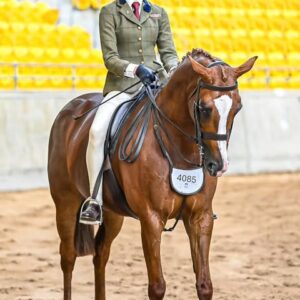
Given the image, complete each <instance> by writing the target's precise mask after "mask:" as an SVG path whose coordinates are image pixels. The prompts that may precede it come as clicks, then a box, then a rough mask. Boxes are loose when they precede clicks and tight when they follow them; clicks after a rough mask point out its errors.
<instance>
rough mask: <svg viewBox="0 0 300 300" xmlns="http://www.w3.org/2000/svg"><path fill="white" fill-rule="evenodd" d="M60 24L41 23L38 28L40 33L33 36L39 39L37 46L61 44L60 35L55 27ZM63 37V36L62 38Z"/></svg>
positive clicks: (57, 45)
mask: <svg viewBox="0 0 300 300" xmlns="http://www.w3.org/2000/svg"><path fill="white" fill-rule="evenodd" d="M61 27H62V26H57V27H54V26H52V25H49V24H43V25H42V26H41V28H40V33H39V34H38V35H37V36H35V37H34V38H35V39H36V40H37V41H40V46H39V47H59V46H61V44H60V43H61V36H60V33H58V32H57V28H59V29H60V28H61ZM62 39H63V38H62Z"/></svg>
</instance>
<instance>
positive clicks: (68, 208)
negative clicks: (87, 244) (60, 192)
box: [52, 193, 80, 300]
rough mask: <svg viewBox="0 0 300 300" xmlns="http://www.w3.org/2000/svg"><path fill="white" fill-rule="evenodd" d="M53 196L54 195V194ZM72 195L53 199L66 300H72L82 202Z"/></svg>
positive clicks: (66, 194) (67, 194) (65, 194)
mask: <svg viewBox="0 0 300 300" xmlns="http://www.w3.org/2000/svg"><path fill="white" fill-rule="evenodd" d="M52 194H53V193H52ZM76 196H77V195H73V194H72V193H64V197H55V198H54V197H53V199H54V200H55V204H56V222H57V230H58V234H59V236H60V240H61V242H60V256H61V269H62V271H63V277H64V300H71V281H72V272H73V269H74V264H75V260H76V256H77V253H76V249H75V231H76V222H77V212H78V209H79V207H80V202H78V203H76V202H75V201H74V200H75V199H76V198H78V196H77V197H76Z"/></svg>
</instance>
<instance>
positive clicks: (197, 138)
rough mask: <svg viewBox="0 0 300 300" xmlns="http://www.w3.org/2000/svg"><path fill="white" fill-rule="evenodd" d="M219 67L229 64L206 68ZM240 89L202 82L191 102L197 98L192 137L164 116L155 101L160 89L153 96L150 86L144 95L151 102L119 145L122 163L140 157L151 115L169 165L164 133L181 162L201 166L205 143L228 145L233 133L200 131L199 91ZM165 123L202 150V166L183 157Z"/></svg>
mask: <svg viewBox="0 0 300 300" xmlns="http://www.w3.org/2000/svg"><path fill="white" fill-rule="evenodd" d="M217 65H228V64H226V63H225V62H223V61H215V62H212V63H211V64H209V65H208V66H207V68H211V67H214V66H217ZM237 87H238V83H237V81H236V82H235V84H234V85H231V86H217V85H210V84H207V83H205V82H203V81H202V79H199V80H198V82H197V86H196V88H195V89H194V91H193V92H192V94H191V96H190V98H192V97H194V96H196V98H195V100H194V119H195V122H194V123H195V135H191V134H190V133H188V132H186V131H185V130H183V129H182V128H180V126H178V124H176V123H175V122H173V121H172V120H171V119H170V118H169V117H168V116H167V115H165V113H164V112H163V111H162V110H161V109H160V107H159V106H158V105H157V103H156V97H157V95H158V94H159V92H160V90H161V89H158V90H157V92H156V93H155V94H153V90H152V88H151V87H150V86H149V85H146V86H145V92H146V94H147V96H148V98H149V100H150V101H149V102H147V103H146V104H145V105H143V107H142V108H141V109H140V111H139V112H138V113H137V114H136V116H135V118H134V119H133V120H132V122H131V124H130V126H129V129H128V131H127V132H126V133H125V136H124V141H123V143H122V144H121V145H120V148H119V158H120V160H123V161H126V162H129V163H132V162H134V161H135V160H136V159H137V157H138V154H139V152H140V150H141V147H142V144H143V142H144V139H145V136H146V132H147V128H148V125H149V121H150V115H151V112H153V113H154V131H155V135H156V138H157V141H158V143H159V145H160V148H161V150H162V152H163V154H164V155H165V157H166V158H167V159H168V161H169V163H170V165H172V164H173V163H172V159H171V157H170V155H169V153H168V151H167V149H166V146H165V145H164V142H163V139H162V136H161V132H163V133H164V135H165V136H166V138H167V139H168V141H169V142H170V143H171V145H172V148H173V149H174V151H175V152H176V153H177V154H178V156H179V157H180V158H181V159H182V160H184V161H185V162H187V163H188V164H190V165H193V166H201V165H202V164H203V159H202V157H203V143H202V140H215V141H226V140H227V139H228V136H229V135H230V133H229V135H228V134H218V133H214V132H206V131H202V130H201V128H200V119H201V117H200V113H201V111H200V108H201V98H200V90H201V89H208V90H212V91H224V92H225V91H232V90H234V89H236V88H237ZM163 121H166V122H167V123H169V124H170V125H171V126H172V127H173V128H175V129H176V130H177V131H178V132H180V133H181V134H182V135H184V136H185V137H186V138H188V139H189V140H192V141H193V142H194V143H196V144H197V146H198V148H199V153H200V162H199V163H195V162H192V161H190V160H189V159H187V158H185V157H184V156H183V154H182V153H181V152H180V150H179V149H178V148H177V146H176V143H174V141H173V139H172V137H171V135H170V134H169V132H168V130H167V128H166V126H165V125H164V122H163ZM139 124H140V126H139ZM138 127H139V130H138V134H137V138H136V140H135V142H133V146H132V148H131V151H129V153H127V150H128V147H129V145H130V144H131V142H132V141H133V138H134V133H135V132H136V130H137V128H138ZM117 139H118V137H117V138H116V140H117Z"/></svg>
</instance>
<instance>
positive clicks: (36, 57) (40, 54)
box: [28, 47, 46, 63]
mask: <svg viewBox="0 0 300 300" xmlns="http://www.w3.org/2000/svg"><path fill="white" fill-rule="evenodd" d="M28 56H29V57H30V60H31V61H32V62H40V63H42V62H44V60H45V57H46V55H45V49H43V48H39V47H32V48H29V54H28Z"/></svg>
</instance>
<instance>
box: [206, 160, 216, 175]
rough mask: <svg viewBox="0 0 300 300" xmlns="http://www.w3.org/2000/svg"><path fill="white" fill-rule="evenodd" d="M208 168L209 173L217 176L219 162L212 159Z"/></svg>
mask: <svg viewBox="0 0 300 300" xmlns="http://www.w3.org/2000/svg"><path fill="white" fill-rule="evenodd" d="M207 168H208V171H209V173H210V174H211V175H213V176H215V175H216V174H217V171H218V164H217V163H216V162H214V161H210V162H209V163H208V164H207Z"/></svg>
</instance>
